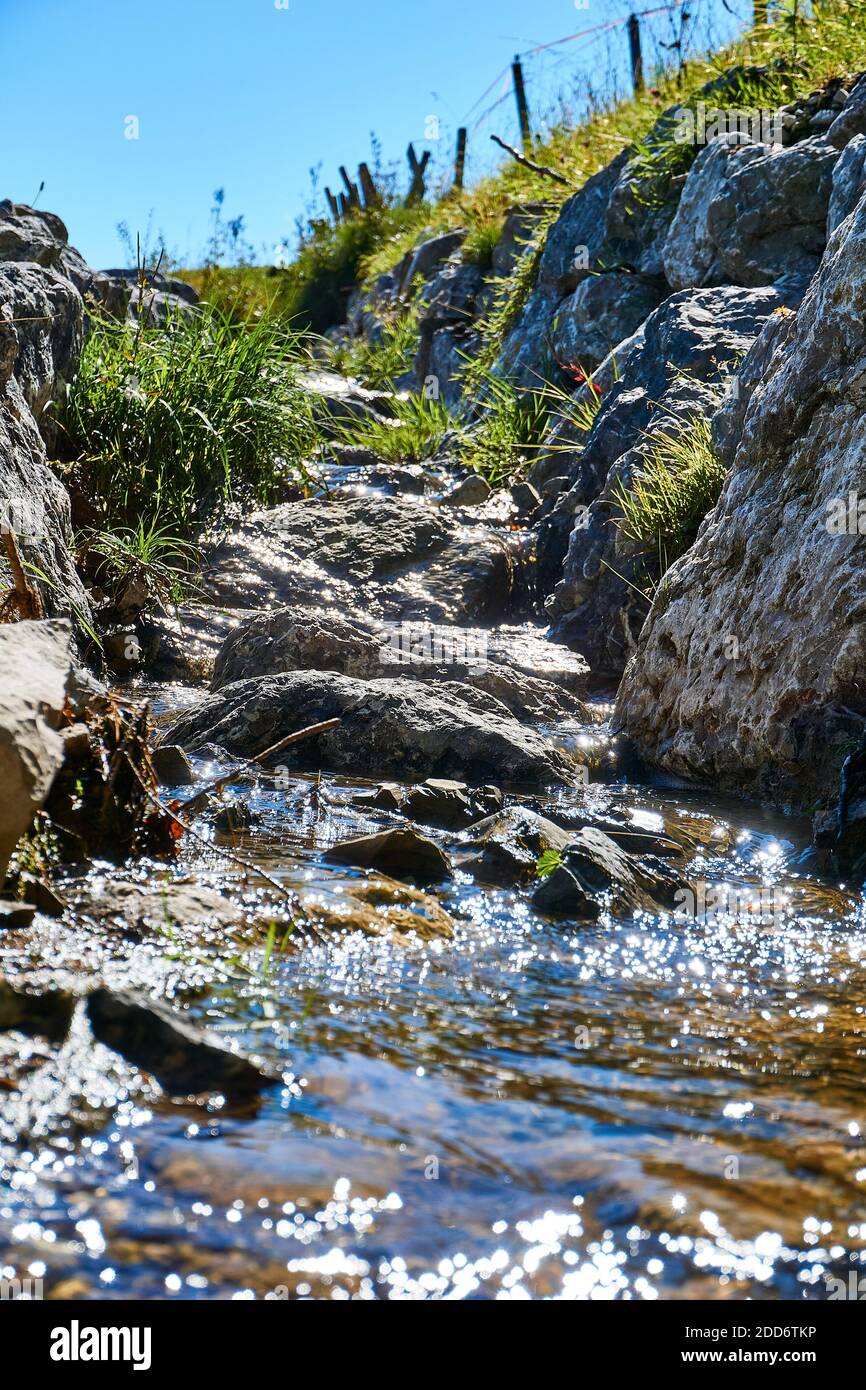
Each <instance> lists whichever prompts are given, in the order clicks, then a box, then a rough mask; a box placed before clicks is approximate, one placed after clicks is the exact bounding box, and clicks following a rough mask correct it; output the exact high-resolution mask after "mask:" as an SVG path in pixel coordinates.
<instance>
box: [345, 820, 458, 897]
mask: <svg viewBox="0 0 866 1390" xmlns="http://www.w3.org/2000/svg"><path fill="white" fill-rule="evenodd" d="M324 858H325V860H326V862H327V863H329V864H353V865H355V866H356V867H357V868H360V869H379V870H381V871H382V872H383V873H386V874H393V875H394V876H395V877H397V878H403V877H408V878H414V879H417V880H418V882H420V883H433V882H437V881H438V880H439V879H443V878H450V877H451V865H450V864H449V862H448V858H447V856H446V855H445V854H444V853H443V852H442V850H441V849H440V848H439V846H438V845H437V844H436V843H435V842H434V841H433V840H430V839H428V838H427V836H426V835H419V833H418V831H417V830H412V829H410V828H408V827H407V828H406V829H400V830H382V831H380V832H379V833H378V834H375V835H362V836H360V837H359V838H358V839H356V840H344V841H342V842H341V843H340V844H337V845H333V846H332V847H331V848H330V849H329V850H328V851H327V853H326V854H325V855H324Z"/></svg>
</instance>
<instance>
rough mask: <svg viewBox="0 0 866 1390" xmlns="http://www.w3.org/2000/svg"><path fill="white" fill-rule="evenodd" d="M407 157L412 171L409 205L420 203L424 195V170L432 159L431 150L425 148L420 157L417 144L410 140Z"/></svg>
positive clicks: (407, 200)
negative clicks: (416, 148)
mask: <svg viewBox="0 0 866 1390" xmlns="http://www.w3.org/2000/svg"><path fill="white" fill-rule="evenodd" d="M406 158H407V159H408V161H409V168H410V169H411V171H412V184H411V186H410V188H409V194H408V197H407V198H406V205H407V207H408V206H409V204H410V203H420V201H421V199H422V198H423V197H424V170H425V169H426V168H427V163H428V161H429V159H430V151H429V150H425V151H424V153H423V154H422V156H421V158H420V159H419V158H418V156H417V154H416V153H415V146H414V145H413V144H412V143H411V141H410V144H409V148H408V150H407V151H406Z"/></svg>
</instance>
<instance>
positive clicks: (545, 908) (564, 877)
mask: <svg viewBox="0 0 866 1390" xmlns="http://www.w3.org/2000/svg"><path fill="white" fill-rule="evenodd" d="M532 906H533V907H534V908H535V909H536V911H538V912H543V913H547V914H549V915H550V916H552V917H578V918H581V919H582V920H584V921H588V922H595V921H597V919H598V918H599V917H600V916H601V907H600V905H599V904H598V903H597V902H596V900H595V898H591V897H590V896H589V894H588V893H587V892H586V891H585V890H584V888H583V887H582V886H581V883H580V880H579V879H578V878H577V876H576V875H575V874H573V873H572V872H571V870H570V869H567V868H566V867H565V865H564V864H558V865H557V867H556V868H555V869H554V870H553V872H552V873H550V874H548V875H547V876H546V877H545V878H543V879H542V880H541V882H540V883H539V885H538V887H537V888H536V890H535V892H534V893H533V895H532Z"/></svg>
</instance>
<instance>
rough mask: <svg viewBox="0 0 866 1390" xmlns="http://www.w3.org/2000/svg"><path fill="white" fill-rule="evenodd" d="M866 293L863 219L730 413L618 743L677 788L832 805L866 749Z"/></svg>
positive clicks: (638, 658)
mask: <svg viewBox="0 0 866 1390" xmlns="http://www.w3.org/2000/svg"><path fill="white" fill-rule="evenodd" d="M864 293H866V201H861V202H860V203H859V204H858V206H857V208H856V209H855V211H854V212H853V213H852V214H851V216H850V217H849V218H847V219H846V220H845V221H844V222H843V223H842V224H841V225H840V226H839V227H837V229H836V231H835V232H834V233H833V235H832V237H831V238H830V241H829V243H828V246H827V250H826V252H825V255H824V258H823V261H822V263H821V267H820V269H819V271H818V274H817V275H816V277H815V278H814V280H813V281H812V283H811V285H810V286H809V289H808V290H807V292H806V295H805V297H804V299H803V302H802V303H801V305H800V307H799V309H798V310H797V312H796V314H789V315H785V316H783V317H782V319H781V323H780V322H779V320H778V319H776V320H771V322H770V324H769V325H768V326H767V328H766V329H765V330H764V334H763V335H762V337H761V338H759V340H758V342H757V343H756V344H755V347H754V348H753V349H752V352H753V353H754V354H755V360H756V361H760V362H762V363H764V364H765V366H764V369H763V377H762V379H759V380H758V381H757V383H756V384H755V385H754V387H753V389H752V390H751V393H750V395H749V397H748V400H747V404H746V407H745V411H744V413H742V415H740V411H739V407H737V409H736V410H734V409H733V408H732V407H730V406H729V407H726V411H727V413H728V415H729V419H728V422H727V427H726V430H725V432H724V433H725V439H726V452H725V455H724V459H725V462H729V463H730V472H729V475H728V477H727V480H726V482H725V485H724V488H723V490H722V494H721V497H720V499H719V502H718V505H717V506H716V508H715V510H714V511H713V512H712V514H711V515H710V517H709V518H708V519H707V521H706V522H705V523H704V526H703V528H702V530H701V532H700V534H699V535H698V539H697V541H696V542H695V544H694V545H693V546H692V548H691V550H690V551H689V552H688V553H687V554H686V555H685V556H684V557H683V558H682V559H681V560H680V561H678V563H677V564H676V565H674V566H673V568H672V569H671V570H669V571H668V573H667V574H666V576H665V578H664V580H663V582H662V585H661V587H660V589H659V591H658V593H657V594H656V597H655V602H654V603H653V606H652V609H651V610H650V615H649V618H648V620H647V624H646V627H645V628H644V631H643V633H642V635H641V639H640V642H639V644H638V649H637V653H636V655H635V659H634V661H633V662H632V663H631V664H630V666H629V669H628V671H627V672H626V675H625V677H624V680H623V684H622V686H621V689H620V693H619V699H618V704H617V713H616V718H617V721H618V723H619V725H620V726H621V727H622V728H623V730H624V731H625V732H626V733H627V734H628V735H630V736H631V737H632V738H633V739H634V741H635V744H636V746H637V748H638V751H639V752H640V753H641V755H642V756H643V757H644V758H645V759H646V760H648V761H649V762H650V763H652V764H654V765H655V766H658V767H662V768H664V769H665V770H666V771H668V772H671V773H674V774H675V775H677V776H681V777H687V778H688V777H690V778H699V779H702V780H709V781H711V782H712V783H713V785H714V786H715V787H721V788H726V789H730V790H736V791H738V792H747V793H749V794H750V795H757V796H762V797H765V798H767V799H768V800H773V801H776V802H782V803H784V804H792V805H797V806H803V805H814V804H815V803H816V802H817V803H819V804H820V803H821V802H822V801H825V800H826V801H829V800H834V799H835V795H836V789H837V787H838V784H839V773H840V768H841V765H842V762H843V759H844V757H845V756H846V754H847V753H848V751H850V747H851V744H852V740H853V741H854V742H855V743H856V742H859V739H860V737H861V736H862V730H863V727H864V719H866V698H864V693H863V683H862V671H863V665H864V659H866V567H864V565H863V536H862V528H863V527H864V522H863V520H862V503H861V504H860V507H861V511H860V512H858V497H859V496H860V493H861V491H862V480H863V475H864V472H863V470H864V442H863V432H862V427H861V421H860V417H861V407H860V385H859V383H860V381H861V379H862V376H863V373H864V372H866V321H864V316H863V313H862V307H861V306H862V302H863V296H864ZM750 356H751V354H750ZM747 366H748V359H747V362H746V363H744V367H747ZM731 416H733V418H730V417H731ZM738 419H739V424H737V420H738ZM852 497H853V499H854V501H853V510H852V503H851V499H852Z"/></svg>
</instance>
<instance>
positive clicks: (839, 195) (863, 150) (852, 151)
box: [827, 135, 866, 236]
mask: <svg viewBox="0 0 866 1390" xmlns="http://www.w3.org/2000/svg"><path fill="white" fill-rule="evenodd" d="M864 190H866V135H855V136H854V138H853V139H852V140H851V142H850V144H848V145H846V146H845V149H844V150H843V151H842V153H841V154H840V156H839V158H838V160H837V161H836V165H835V167H834V169H833V191H832V193H831V194H830V206H829V208H828V210H827V235H828V236H830V235H831V234H832V233H833V232H835V230H836V228H837V227H838V226H839V223H840V222H844V220H845V218H846V217H847V216H848V214H849V213H851V212H853V211H854V209H855V208H856V206H857V204H858V203H859V201H860V199H861V197H862V195H863V192H864Z"/></svg>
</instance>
